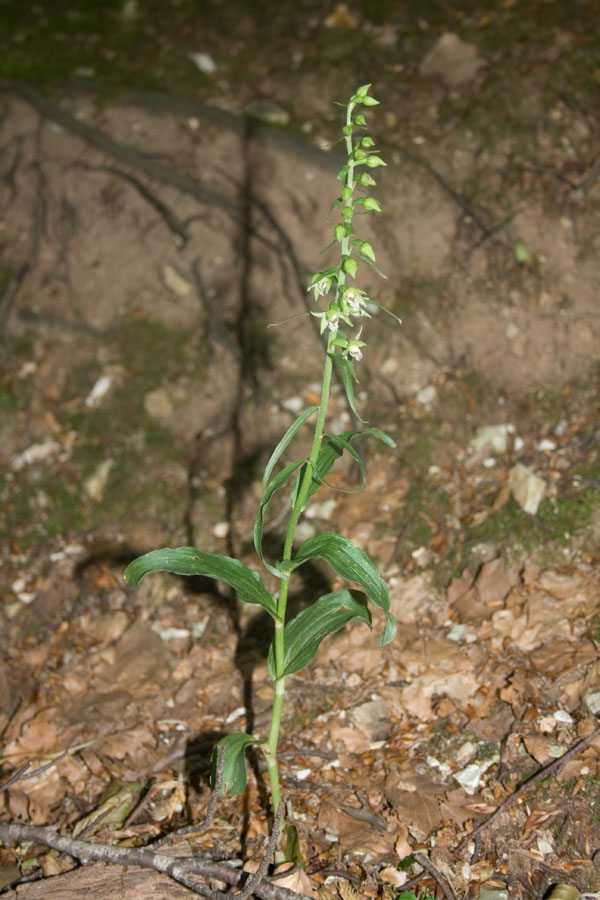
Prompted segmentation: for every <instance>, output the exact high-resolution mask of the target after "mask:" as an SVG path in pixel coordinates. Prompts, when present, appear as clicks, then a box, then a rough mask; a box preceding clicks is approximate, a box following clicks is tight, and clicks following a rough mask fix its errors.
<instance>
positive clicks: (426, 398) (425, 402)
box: [415, 384, 437, 409]
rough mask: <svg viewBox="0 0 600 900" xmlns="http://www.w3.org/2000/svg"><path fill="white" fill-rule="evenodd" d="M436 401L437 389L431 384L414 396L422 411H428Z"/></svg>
mask: <svg viewBox="0 0 600 900" xmlns="http://www.w3.org/2000/svg"><path fill="white" fill-rule="evenodd" d="M436 400H437V388H436V387H435V385H433V384H427V385H425V387H422V388H421V390H420V391H417V393H416V394H415V401H416V402H417V403H418V404H419V406H422V407H423V409H430V408H431V406H433V404H434V403H435V401H436Z"/></svg>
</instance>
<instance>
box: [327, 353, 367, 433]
mask: <svg viewBox="0 0 600 900" xmlns="http://www.w3.org/2000/svg"><path fill="white" fill-rule="evenodd" d="M333 359H334V362H335V363H336V365H337V366H338V368H339V370H340V373H341V376H342V383H343V385H344V390H345V391H346V397H347V398H348V403H349V404H350V409H351V410H352V412H353V413H354V415H355V416H356V418H357V419H358V420H359V421H360V422H364V421H365V420H364V419H363V418H362V417H361V416H360V415H359V413H358V410H357V408H356V404H355V402H354V386H353V384H352V382H353V381H356V380H357V378H356V372H355V370H354V364H353V363H352V362H351V361H350V360H349V359H346V357H345V356H342V355H341V353H336V354H335V355H334V357H333Z"/></svg>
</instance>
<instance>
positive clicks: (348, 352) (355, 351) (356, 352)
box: [343, 328, 367, 362]
mask: <svg viewBox="0 0 600 900" xmlns="http://www.w3.org/2000/svg"><path fill="white" fill-rule="evenodd" d="M361 331H362V328H359V329H358V333H357V335H356V337H355V338H350V340H349V341H348V346H347V347H346V349H345V350H344V353H343V355H344V356H345V357H346V359H348V357H349V356H350V357H351V358H352V359H353V360H354V361H355V362H359V361H360V360H361V359H362V358H363V354H362V348H363V347H366V346H367V345H366V343H365V342H364V341H361V340H359V338H360V333H361Z"/></svg>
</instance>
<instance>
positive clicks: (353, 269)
mask: <svg viewBox="0 0 600 900" xmlns="http://www.w3.org/2000/svg"><path fill="white" fill-rule="evenodd" d="M342 270H343V271H344V272H347V273H348V275H350V276H351V278H356V273H357V271H358V263H357V262H356V260H355V259H352V257H351V256H344V258H343V260H342Z"/></svg>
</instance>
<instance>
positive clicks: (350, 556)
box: [292, 531, 396, 647]
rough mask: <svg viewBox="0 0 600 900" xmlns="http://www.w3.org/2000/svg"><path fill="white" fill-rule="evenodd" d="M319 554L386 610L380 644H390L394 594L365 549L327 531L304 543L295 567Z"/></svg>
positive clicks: (393, 624) (343, 576)
mask: <svg viewBox="0 0 600 900" xmlns="http://www.w3.org/2000/svg"><path fill="white" fill-rule="evenodd" d="M315 557H319V558H320V559H324V560H325V562H327V563H329V565H330V566H331V567H332V569H335V571H336V572H337V573H338V575H341V576H342V578H346V579H347V580H348V581H351V582H354V583H355V584H358V585H360V586H361V588H362V589H363V590H364V592H365V593H366V594H367V596H368V598H369V600H371V602H372V603H374V604H375V606H378V607H379V608H380V609H382V610H384V612H385V613H386V626H385V630H384V632H383V634H382V635H380V637H379V641H378V644H379V646H380V647H383V645H384V644H388V643H389V642H390V641H391V640H392V639H393V637H394V635H395V633H396V620H395V619H394V617H393V615H392V614H391V613H390V611H389V610H390V597H389V594H388V589H387V585H386V583H385V581H384V580H383V578H382V577H381V575H380V574H379V572H378V571H377V567H376V566H375V564H374V563H373V562H372V561H371V560H370V559H369V557H368V556H367V554H366V553H365V551H364V550H362V549H361V548H360V547H357V546H356V544H353V543H352V541H351V540H349V539H348V538H346V537H342V535H340V534H336V533H335V532H334V531H323V532H322V533H321V534H317V535H315V537H312V538H309V539H308V540H307V541H305V542H304V543H303V544H302V546H301V547H300V549H299V550H298V553H297V554H296V556H295V557H294V559H293V560H292V567H293V568H296V567H297V566H298V565H301V564H302V563H304V562H306V561H307V560H308V559H314V558H315Z"/></svg>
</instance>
